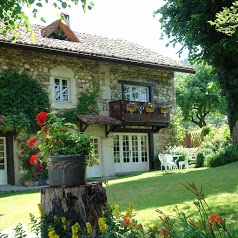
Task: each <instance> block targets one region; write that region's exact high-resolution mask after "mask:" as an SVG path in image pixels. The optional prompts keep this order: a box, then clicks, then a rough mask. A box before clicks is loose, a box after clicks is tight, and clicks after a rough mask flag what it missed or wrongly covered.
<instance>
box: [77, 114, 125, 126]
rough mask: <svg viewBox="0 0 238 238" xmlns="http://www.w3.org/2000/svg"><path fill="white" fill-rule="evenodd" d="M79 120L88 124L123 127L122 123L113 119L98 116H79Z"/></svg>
mask: <svg viewBox="0 0 238 238" xmlns="http://www.w3.org/2000/svg"><path fill="white" fill-rule="evenodd" d="M77 118H78V119H79V120H80V121H82V122H83V123H86V124H101V125H121V124H122V122H121V121H120V120H117V119H115V118H113V117H108V116H98V115H77Z"/></svg>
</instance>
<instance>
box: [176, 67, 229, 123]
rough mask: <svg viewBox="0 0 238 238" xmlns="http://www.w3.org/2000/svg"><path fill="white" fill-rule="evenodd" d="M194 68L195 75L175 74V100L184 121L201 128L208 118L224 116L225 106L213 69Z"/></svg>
mask: <svg viewBox="0 0 238 238" xmlns="http://www.w3.org/2000/svg"><path fill="white" fill-rule="evenodd" d="M195 68H196V74H195V75H192V74H190V75H188V74H186V75H185V74H177V77H176V84H175V85H176V100H177V103H178V106H179V107H181V110H182V115H183V117H184V120H185V121H190V122H192V123H195V124H196V125H198V126H199V127H203V126H206V125H207V122H206V118H207V117H208V116H210V115H212V116H220V115H221V114H224V113H225V108H226V106H225V105H226V104H225V100H224V98H223V97H222V95H221V88H220V86H219V84H218V82H217V80H218V79H217V76H216V74H215V73H214V70H213V68H212V67H211V66H208V65H206V64H197V65H195Z"/></svg>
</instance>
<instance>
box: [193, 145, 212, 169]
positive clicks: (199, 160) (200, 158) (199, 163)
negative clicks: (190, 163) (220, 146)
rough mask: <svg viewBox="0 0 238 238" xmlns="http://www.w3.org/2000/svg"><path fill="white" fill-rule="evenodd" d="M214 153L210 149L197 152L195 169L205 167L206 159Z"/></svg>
mask: <svg viewBox="0 0 238 238" xmlns="http://www.w3.org/2000/svg"><path fill="white" fill-rule="evenodd" d="M211 153H212V150H211V149H210V148H202V149H200V150H199V151H198V152H197V155H196V165H195V168H200V167H204V160H205V158H206V157H207V156H208V155H209V154H211Z"/></svg>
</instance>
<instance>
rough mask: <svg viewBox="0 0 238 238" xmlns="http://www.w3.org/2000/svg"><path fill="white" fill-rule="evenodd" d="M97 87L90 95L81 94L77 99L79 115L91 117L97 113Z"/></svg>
mask: <svg viewBox="0 0 238 238" xmlns="http://www.w3.org/2000/svg"><path fill="white" fill-rule="evenodd" d="M98 96H99V87H96V88H95V89H94V91H93V92H91V93H83V94H81V96H80V97H79V99H78V105H77V110H78V113H79V114H81V115H91V114H97V113H98V104H97V101H98Z"/></svg>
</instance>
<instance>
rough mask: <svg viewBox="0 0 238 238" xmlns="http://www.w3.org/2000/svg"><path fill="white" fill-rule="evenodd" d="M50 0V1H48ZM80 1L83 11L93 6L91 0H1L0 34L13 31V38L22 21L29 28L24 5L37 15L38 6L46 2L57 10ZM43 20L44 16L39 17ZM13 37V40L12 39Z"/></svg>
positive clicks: (44, 4) (42, 5) (16, 34)
mask: <svg viewBox="0 0 238 238" xmlns="http://www.w3.org/2000/svg"><path fill="white" fill-rule="evenodd" d="M49 2H50V3H49ZM79 2H81V5H82V8H83V10H84V11H86V9H87V8H88V9H89V10H90V9H91V8H92V7H93V5H94V4H93V2H90V3H88V0H81V1H80V0H54V1H49V0H17V1H16V0H1V5H0V21H1V22H3V23H4V25H1V24H0V30H2V34H4V35H6V34H7V33H8V32H11V31H14V38H16V37H17V36H18V33H17V31H16V30H17V29H18V27H19V24H20V23H23V24H24V25H25V27H26V29H27V30H28V31H29V30H30V21H29V17H28V16H27V14H26V13H25V12H24V11H23V7H24V5H25V6H27V7H29V8H31V9H32V13H33V16H34V17H38V10H37V9H38V8H39V7H46V5H47V4H52V5H53V6H54V7H55V8H58V9H59V10H61V9H65V8H67V7H71V4H73V5H78V4H79ZM40 19H41V20H42V21H44V18H43V17H41V18H40ZM14 38H13V40H14Z"/></svg>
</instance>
